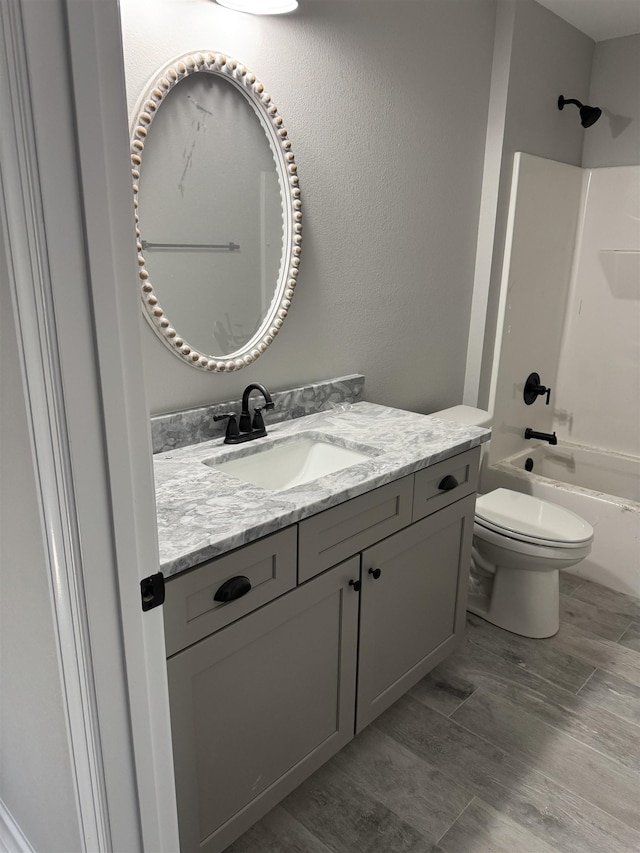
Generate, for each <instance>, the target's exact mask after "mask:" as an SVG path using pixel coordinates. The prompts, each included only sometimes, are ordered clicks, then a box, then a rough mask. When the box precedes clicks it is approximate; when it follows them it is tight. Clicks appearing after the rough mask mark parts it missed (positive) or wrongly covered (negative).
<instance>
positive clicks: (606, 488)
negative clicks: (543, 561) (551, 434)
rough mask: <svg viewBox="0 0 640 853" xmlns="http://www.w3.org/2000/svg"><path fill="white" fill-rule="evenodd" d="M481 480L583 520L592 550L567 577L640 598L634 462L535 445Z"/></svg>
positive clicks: (639, 468) (639, 469)
mask: <svg viewBox="0 0 640 853" xmlns="http://www.w3.org/2000/svg"><path fill="white" fill-rule="evenodd" d="M527 459H532V460H533V470H532V471H531V472H528V471H527V470H526V469H525V463H526V460H527ZM485 476H486V480H485V482H486V484H487V486H488V487H489V488H490V489H494V488H498V487H499V486H502V487H504V488H508V489H514V490H515V491H518V492H525V493H527V494H530V495H535V496H536V497H539V498H543V499H545V500H549V501H552V502H553V503H557V504H560V505H561V506H564V507H566V508H567V509H570V510H572V511H573V512H575V513H577V514H578V515H580V516H582V518H585V519H586V520H587V521H588V522H589V523H590V524H591V525H592V526H593V528H594V531H595V536H594V542H593V547H592V550H591V554H590V556H589V557H587V559H586V560H583V561H582V563H579V564H578V565H577V566H576V567H575V568H574V569H571V572H572V573H574V574H577V575H580V576H581V577H584V578H586V579H588V580H593V581H597V582H598V583H601V584H604V586H608V587H610V588H611V589H616V590H619V591H620V592H626V593H628V594H630V595H636V596H640V460H639V459H637V458H634V457H632V456H624V455H622V454H620V453H608V452H605V451H601V450H596V449H594V448H589V447H580V446H579V445H572V444H567V443H563V444H562V445H559V446H557V447H550V446H549V447H547V446H544V445H539V446H534V447H531V448H530V449H527V450H526V451H523V452H521V453H518V454H516V455H515V456H511V457H509V458H508V459H503V460H501V461H500V462H498V463H496V464H494V465H492V466H491V467H490V468H489V469H488V470H487V471H486V475H485Z"/></svg>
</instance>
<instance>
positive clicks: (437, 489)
mask: <svg viewBox="0 0 640 853" xmlns="http://www.w3.org/2000/svg"><path fill="white" fill-rule="evenodd" d="M479 464H480V448H479V447H474V448H473V449H472V450H467V451H465V452H464V453H459V454H458V455H457V456H452V457H451V459H445V460H444V461H443V462H436V464H435V465H431V466H430V467H429V468H423V469H422V471H418V472H416V474H415V488H414V493H413V521H418V520H419V519H421V518H425V516H427V515H431V513H432V512H436V510H439V509H442V508H443V507H445V506H448V505H449V504H451V503H453V502H454V501H457V500H460V498H463V497H465V495H470V494H471V493H472V492H475V491H476V489H477V488H478V466H479ZM447 477H450V478H453V479H452V480H449V481H447V479H446V478H447ZM454 480H455V485H454V482H453V481H454ZM447 486H448V487H449V488H447Z"/></svg>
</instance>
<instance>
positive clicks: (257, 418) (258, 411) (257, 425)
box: [251, 406, 266, 430]
mask: <svg viewBox="0 0 640 853" xmlns="http://www.w3.org/2000/svg"><path fill="white" fill-rule="evenodd" d="M262 409H266V406H262V407H259V406H256V407H255V409H254V410H253V423H252V424H251V426H252V428H253V429H256V430H258V429H261V430H263V429H265V426H264V418H263V417H262Z"/></svg>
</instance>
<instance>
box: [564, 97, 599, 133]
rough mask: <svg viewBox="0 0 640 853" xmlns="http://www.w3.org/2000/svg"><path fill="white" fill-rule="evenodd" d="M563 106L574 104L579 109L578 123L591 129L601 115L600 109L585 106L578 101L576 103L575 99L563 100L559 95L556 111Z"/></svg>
mask: <svg viewBox="0 0 640 853" xmlns="http://www.w3.org/2000/svg"><path fill="white" fill-rule="evenodd" d="M565 104H575V105H576V106H577V107H579V109H580V121H581V123H582V126H583V127H591V125H592V124H595V123H596V122H597V121H598V119H599V118H600V116H601V115H602V110H601V109H600V107H590V106H588V105H587V104H581V103H580V101H576V99H575V98H565V97H564V96H563V95H560V97H559V98H558V109H559V110H563V109H564V105H565Z"/></svg>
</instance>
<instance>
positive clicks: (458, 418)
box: [431, 406, 491, 427]
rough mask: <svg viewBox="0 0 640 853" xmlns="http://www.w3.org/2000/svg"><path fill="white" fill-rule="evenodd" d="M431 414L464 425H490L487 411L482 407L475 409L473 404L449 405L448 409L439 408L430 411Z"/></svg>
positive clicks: (489, 416)
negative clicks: (437, 410) (436, 410)
mask: <svg viewBox="0 0 640 853" xmlns="http://www.w3.org/2000/svg"><path fill="white" fill-rule="evenodd" d="M431 414H432V415H433V416H434V417H435V418H444V419H445V420H448V421H455V422H456V423H458V424H464V425H465V426H479V427H490V426H491V415H490V414H489V412H487V411H485V410H484V409H476V408H475V407H474V406H451V408H450V409H441V410H440V411H439V412H432V413H431Z"/></svg>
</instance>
